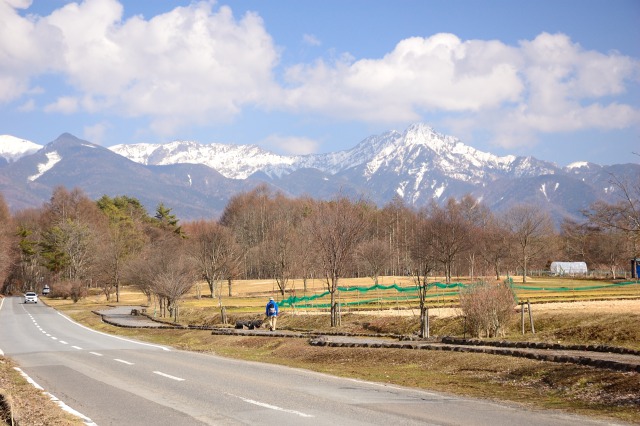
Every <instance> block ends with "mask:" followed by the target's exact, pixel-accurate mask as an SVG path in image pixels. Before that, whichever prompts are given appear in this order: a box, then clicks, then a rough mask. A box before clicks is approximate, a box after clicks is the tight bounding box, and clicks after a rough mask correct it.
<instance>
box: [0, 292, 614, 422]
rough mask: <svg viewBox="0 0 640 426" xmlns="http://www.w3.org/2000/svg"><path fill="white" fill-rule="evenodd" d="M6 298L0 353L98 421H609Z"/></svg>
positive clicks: (0, 320)
mask: <svg viewBox="0 0 640 426" xmlns="http://www.w3.org/2000/svg"><path fill="white" fill-rule="evenodd" d="M0 303H1V305H0V351H1V352H4V354H5V355H6V356H8V357H11V358H12V359H14V360H15V361H17V362H18V364H19V365H20V366H21V368H22V370H23V371H24V372H25V373H26V374H27V375H28V376H29V377H31V378H32V379H33V380H34V381H35V382H36V383H37V384H39V385H40V386H42V387H43V388H44V389H45V390H46V391H47V392H49V393H51V394H53V395H55V396H56V397H57V398H58V399H60V400H61V401H63V402H64V403H65V404H66V405H68V406H69V407H71V408H73V409H74V410H76V411H78V412H80V413H82V414H83V415H84V416H86V417H87V418H89V419H90V420H91V421H92V422H93V423H95V424H97V425H101V426H103V425H125V424H126V425H154V426H159V425H173V426H175V425H199V424H208V425H258V424H279V425H414V424H415V425H429V424H437V425H452V424H459V425H491V426H500V425H518V424H527V425H596V424H611V423H610V422H609V423H604V422H602V423H600V422H597V421H594V420H592V419H588V418H584V417H577V416H570V415H565V414H562V413H558V412H550V411H532V410H527V409H523V408H521V407H519V406H515V405H506V404H505V405H503V404H497V403H492V402H487V401H482V400H474V399H466V398H458V397H452V396H448V395H444V394H437V393H431V392H424V391H419V390H414V389H407V388H401V387H395V386H388V385H383V384H376V383H369V382H363V381H357V380H350V379H342V378H337V377H332V376H329V375H324V374H318V373H313V372H308V371H306V370H298V369H292V368H286V367H281V366H276V365H269V364H261V363H253V362H245V361H237V360H232V359H226V358H221V357H217V356H211V355H204V354H198V353H191V352H185V351H180V350H175V349H173V348H170V347H162V346H158V345H152V344H148V343H143V342H136V341H133V340H129V339H123V338H120V337H116V336H111V335H108V334H104V333H100V332H97V331H94V330H91V329H88V328H86V327H84V326H82V325H80V324H77V323H75V322H73V321H71V320H70V319H68V318H67V317H65V316H63V315H62V314H60V313H58V312H57V311H56V310H54V309H52V308H50V307H48V306H46V305H44V304H42V303H38V304H37V305H35V304H29V305H25V304H23V303H22V298H16V297H14V298H7V299H4V300H1V299H0ZM87 423H90V422H89V421H88V420H87Z"/></svg>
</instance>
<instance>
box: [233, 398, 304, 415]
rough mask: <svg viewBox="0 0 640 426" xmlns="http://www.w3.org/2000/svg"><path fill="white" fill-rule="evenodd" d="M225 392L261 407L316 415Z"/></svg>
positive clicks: (297, 413) (296, 413)
mask: <svg viewBox="0 0 640 426" xmlns="http://www.w3.org/2000/svg"><path fill="white" fill-rule="evenodd" d="M225 394H226V395H229V396H232V397H234V398H238V399H241V400H243V401H244V402H247V403H249V404H253V405H257V406H259V407H264V408H268V409H270V410H276V411H282V412H285V413H290V414H295V415H296V416H300V417H314V416H313V415H312V414H307V413H303V412H300V411H296V410H289V409H287V408H282V407H278V406H277V405H271V404H267V403H266V402H260V401H255V400H253V399H249V398H245V397H242V396H238V395H233V394H231V393H226V392H225Z"/></svg>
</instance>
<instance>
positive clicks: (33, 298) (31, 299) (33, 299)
mask: <svg viewBox="0 0 640 426" xmlns="http://www.w3.org/2000/svg"><path fill="white" fill-rule="evenodd" d="M24 303H38V295H37V294H36V293H35V292H33V291H28V292H26V293H25V294H24Z"/></svg>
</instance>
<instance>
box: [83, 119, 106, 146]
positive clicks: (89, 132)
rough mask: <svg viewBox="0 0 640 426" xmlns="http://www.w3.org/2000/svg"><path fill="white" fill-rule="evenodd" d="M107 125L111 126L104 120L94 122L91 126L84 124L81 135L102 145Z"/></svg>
mask: <svg viewBox="0 0 640 426" xmlns="http://www.w3.org/2000/svg"><path fill="white" fill-rule="evenodd" d="M109 127H111V126H110V125H109V123H108V122H106V121H102V122H100V123H96V124H94V125H93V126H85V127H84V130H83V137H84V139H86V140H88V141H89V142H92V143H95V144H98V145H102V143H103V142H104V137H105V135H106V133H107V130H108V129H109Z"/></svg>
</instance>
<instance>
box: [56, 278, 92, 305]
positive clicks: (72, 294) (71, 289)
mask: <svg viewBox="0 0 640 426" xmlns="http://www.w3.org/2000/svg"><path fill="white" fill-rule="evenodd" d="M86 295H87V287H86V286H85V285H84V284H83V283H82V281H78V280H76V281H60V282H57V283H55V284H54V285H52V286H51V293H50V294H49V297H56V298H62V299H69V298H71V300H73V302H74V303H76V302H78V300H80V299H82V298H83V297H85V296H86Z"/></svg>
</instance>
